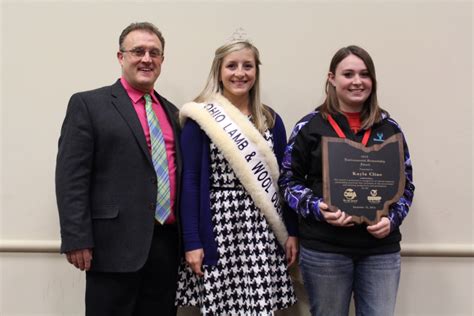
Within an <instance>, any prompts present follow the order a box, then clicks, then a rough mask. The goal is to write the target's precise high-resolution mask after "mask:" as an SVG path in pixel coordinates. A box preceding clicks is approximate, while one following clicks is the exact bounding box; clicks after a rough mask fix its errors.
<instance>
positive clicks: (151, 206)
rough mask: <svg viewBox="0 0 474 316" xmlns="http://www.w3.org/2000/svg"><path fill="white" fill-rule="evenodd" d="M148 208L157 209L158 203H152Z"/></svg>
mask: <svg viewBox="0 0 474 316" xmlns="http://www.w3.org/2000/svg"><path fill="white" fill-rule="evenodd" d="M148 208H149V209H150V210H152V211H154V210H155V209H156V203H150V205H149V206H148Z"/></svg>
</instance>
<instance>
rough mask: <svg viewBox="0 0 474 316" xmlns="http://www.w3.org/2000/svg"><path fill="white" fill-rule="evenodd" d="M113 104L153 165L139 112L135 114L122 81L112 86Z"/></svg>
mask: <svg viewBox="0 0 474 316" xmlns="http://www.w3.org/2000/svg"><path fill="white" fill-rule="evenodd" d="M112 104H113V105H114V106H115V107H116V108H117V111H118V112H119V113H120V114H121V115H122V117H123V118H124V120H125V122H127V124H128V126H129V127H130V129H131V130H132V133H133V135H134V136H135V138H136V140H137V142H138V145H139V146H140V148H141V149H142V151H143V153H144V154H145V156H146V157H147V159H148V161H149V162H150V164H151V165H153V162H152V160H151V155H150V152H149V150H148V145H147V143H146V139H145V134H144V133H143V128H142V126H141V124H140V120H139V119H138V116H137V112H135V109H134V108H133V105H132V103H131V101H130V98H129V96H128V94H127V92H126V91H125V89H124V88H123V87H122V84H121V83H120V80H119V81H117V82H116V83H115V84H114V85H113V86H112Z"/></svg>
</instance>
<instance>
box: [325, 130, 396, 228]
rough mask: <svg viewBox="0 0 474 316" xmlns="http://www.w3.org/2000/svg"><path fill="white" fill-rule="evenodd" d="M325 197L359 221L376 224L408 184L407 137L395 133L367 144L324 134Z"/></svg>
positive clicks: (327, 200)
mask: <svg viewBox="0 0 474 316" xmlns="http://www.w3.org/2000/svg"><path fill="white" fill-rule="evenodd" d="M322 144H323V199H324V202H325V203H327V204H328V205H329V208H330V210H332V211H336V210H337V209H340V210H341V211H344V212H346V214H348V215H351V216H352V218H353V220H354V222H355V223H357V224H361V223H366V224H369V225H373V224H375V223H377V222H378V221H380V218H381V217H382V216H387V215H388V209H389V207H390V205H391V204H392V203H394V202H397V201H398V200H399V199H400V197H401V196H402V194H403V191H404V188H405V164H404V153H403V139H402V135H401V134H395V135H393V136H391V137H390V138H388V139H386V140H385V141H384V142H383V143H381V144H377V145H373V146H370V147H365V146H364V145H362V144H360V143H357V142H354V141H351V140H348V139H345V138H337V137H323V138H322Z"/></svg>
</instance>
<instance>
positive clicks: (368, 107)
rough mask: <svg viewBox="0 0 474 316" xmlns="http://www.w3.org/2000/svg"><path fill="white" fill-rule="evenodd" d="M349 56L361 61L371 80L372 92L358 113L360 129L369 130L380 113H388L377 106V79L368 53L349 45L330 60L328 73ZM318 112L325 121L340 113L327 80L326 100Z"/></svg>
mask: <svg viewBox="0 0 474 316" xmlns="http://www.w3.org/2000/svg"><path fill="white" fill-rule="evenodd" d="M349 55H354V56H357V57H359V58H360V59H362V61H363V62H364V64H365V66H366V67H367V72H368V73H369V76H370V79H371V80H372V92H371V93H370V96H369V97H368V98H367V100H366V101H365V102H364V106H363V108H362V111H361V113H360V121H361V128H362V129H368V128H371V127H372V126H373V125H374V124H375V123H378V122H380V121H381V120H382V113H384V114H386V115H387V116H388V113H387V111H385V110H383V109H382V108H381V107H380V106H379V103H378V100H377V77H376V75H375V66H374V62H373V60H372V58H371V57H370V55H369V53H368V52H367V51H365V50H364V49H363V48H361V47H359V46H355V45H351V46H347V47H343V48H341V49H339V50H338V51H337V52H336V54H334V56H333V58H332V60H331V64H330V65H329V71H330V72H332V73H333V74H335V73H336V68H337V66H338V65H339V63H340V62H341V61H342V60H343V59H345V58H346V57H347V56H349ZM319 110H320V111H321V114H322V116H323V117H324V118H325V119H327V116H328V115H329V114H337V113H342V111H341V109H340V106H339V100H338V98H337V94H336V88H334V86H333V85H332V84H330V82H329V79H327V80H326V100H324V103H323V104H322V105H321V106H320V107H319Z"/></svg>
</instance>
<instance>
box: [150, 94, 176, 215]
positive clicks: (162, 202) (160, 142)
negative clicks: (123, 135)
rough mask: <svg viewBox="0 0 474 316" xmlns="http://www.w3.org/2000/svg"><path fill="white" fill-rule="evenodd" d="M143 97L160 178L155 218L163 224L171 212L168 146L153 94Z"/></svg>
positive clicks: (157, 175)
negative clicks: (153, 104)
mask: <svg viewBox="0 0 474 316" xmlns="http://www.w3.org/2000/svg"><path fill="white" fill-rule="evenodd" d="M143 97H144V98H145V101H146V102H145V109H146V118H147V121H148V127H149V129H150V142H151V158H152V160H153V166H154V167H155V172H156V177H157V180H158V183H157V195H156V209H155V218H156V220H157V221H158V222H159V223H160V224H163V223H164V222H165V221H166V219H167V218H168V216H169V215H170V213H171V205H170V179H169V174H168V160H167V158H166V146H165V140H164V138H163V133H162V131H161V128H160V123H159V122H158V119H157V118H156V115H155V112H154V111H153V108H152V101H151V96H150V95H149V94H148V93H147V94H145V95H144V96H143Z"/></svg>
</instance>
